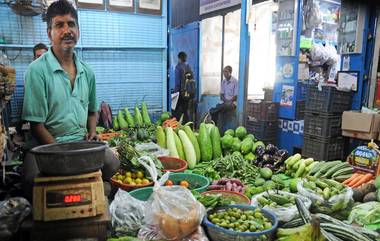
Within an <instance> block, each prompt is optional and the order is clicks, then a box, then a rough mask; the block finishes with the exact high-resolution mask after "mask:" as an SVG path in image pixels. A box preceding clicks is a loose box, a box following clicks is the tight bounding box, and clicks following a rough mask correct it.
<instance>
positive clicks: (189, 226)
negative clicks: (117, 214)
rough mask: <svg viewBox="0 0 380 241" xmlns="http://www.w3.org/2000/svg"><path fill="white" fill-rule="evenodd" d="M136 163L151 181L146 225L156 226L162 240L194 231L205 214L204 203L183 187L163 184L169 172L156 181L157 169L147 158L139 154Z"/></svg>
mask: <svg viewBox="0 0 380 241" xmlns="http://www.w3.org/2000/svg"><path fill="white" fill-rule="evenodd" d="M139 162H140V163H141V164H142V165H143V166H144V167H145V168H146V169H147V170H148V171H149V173H150V174H151V177H152V178H153V181H154V187H153V193H152V195H151V196H150V198H149V199H148V201H147V203H146V206H145V219H144V222H145V224H146V225H148V226H153V227H156V230H158V235H159V236H161V237H163V238H164V239H165V240H181V239H183V238H185V237H187V236H189V235H190V234H192V233H193V232H194V231H196V229H197V228H198V226H199V225H200V223H201V222H202V219H203V216H204V215H205V208H204V206H203V205H202V204H201V203H199V202H198V201H197V200H196V199H195V198H194V196H193V195H192V193H191V192H190V191H189V190H188V189H186V188H184V187H181V186H169V187H166V186H163V184H164V183H165V182H166V180H167V179H168V177H169V173H165V174H164V175H163V176H162V178H161V179H160V180H159V181H157V170H156V168H155V166H154V163H153V161H152V160H151V159H150V158H149V157H141V158H139ZM146 162H149V163H150V165H149V166H148V165H147V163H146Z"/></svg>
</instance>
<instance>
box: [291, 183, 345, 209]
mask: <svg viewBox="0 0 380 241" xmlns="http://www.w3.org/2000/svg"><path fill="white" fill-rule="evenodd" d="M308 178H312V177H308ZM297 190H298V194H300V195H302V196H304V197H307V198H309V199H310V200H311V202H312V207H313V209H314V210H315V211H316V212H320V213H326V214H332V213H334V212H336V211H340V210H344V209H345V208H346V207H347V206H348V205H349V204H350V203H351V202H352V201H353V199H352V195H353V191H352V189H351V188H347V187H345V186H344V185H343V184H341V183H339V182H337V181H334V180H331V179H302V180H300V181H299V182H298V183H297Z"/></svg>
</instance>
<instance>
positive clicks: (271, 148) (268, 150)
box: [265, 144, 278, 155]
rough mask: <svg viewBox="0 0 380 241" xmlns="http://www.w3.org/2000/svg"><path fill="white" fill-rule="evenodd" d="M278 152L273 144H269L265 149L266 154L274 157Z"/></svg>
mask: <svg viewBox="0 0 380 241" xmlns="http://www.w3.org/2000/svg"><path fill="white" fill-rule="evenodd" d="M277 151H278V148H277V147H276V146H275V145H273V144H268V145H267V146H266V147H265V152H266V153H268V154H271V155H274V154H275V153H276V152H277Z"/></svg>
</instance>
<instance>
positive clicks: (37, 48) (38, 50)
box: [33, 43, 48, 60]
mask: <svg viewBox="0 0 380 241" xmlns="http://www.w3.org/2000/svg"><path fill="white" fill-rule="evenodd" d="M47 51H48V47H47V46H46V45H45V44H43V43H38V44H36V45H34V47H33V60H36V59H38V58H39V57H40V56H41V55H43V54H44V53H46V52H47Z"/></svg>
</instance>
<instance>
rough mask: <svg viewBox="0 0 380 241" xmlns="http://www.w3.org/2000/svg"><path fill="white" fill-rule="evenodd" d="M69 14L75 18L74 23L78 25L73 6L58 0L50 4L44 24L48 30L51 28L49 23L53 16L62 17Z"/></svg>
mask: <svg viewBox="0 0 380 241" xmlns="http://www.w3.org/2000/svg"><path fill="white" fill-rule="evenodd" d="M67 14H70V15H71V16H72V17H73V18H75V21H76V23H77V24H78V13H77V10H75V8H74V6H73V5H72V4H71V3H70V2H69V1H67V0H58V1H55V2H53V3H52V4H50V6H49V8H48V10H47V13H46V22H47V25H48V28H50V27H51V23H52V21H53V18H54V17H55V16H63V15H67Z"/></svg>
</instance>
